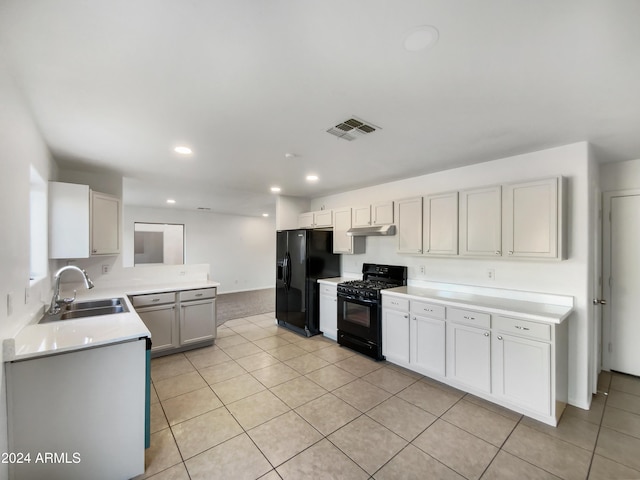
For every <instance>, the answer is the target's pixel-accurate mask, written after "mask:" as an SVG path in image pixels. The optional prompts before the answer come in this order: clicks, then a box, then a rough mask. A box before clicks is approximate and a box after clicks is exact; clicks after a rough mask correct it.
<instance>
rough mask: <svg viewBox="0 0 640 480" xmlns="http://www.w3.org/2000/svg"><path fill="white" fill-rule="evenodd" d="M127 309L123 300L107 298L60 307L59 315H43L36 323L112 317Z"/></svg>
mask: <svg viewBox="0 0 640 480" xmlns="http://www.w3.org/2000/svg"><path fill="white" fill-rule="evenodd" d="M128 311H129V309H128V308H127V304H126V303H125V301H124V299H123V298H107V299H103V300H91V301H86V302H74V303H71V304H69V305H65V306H63V307H62V309H61V311H60V313H58V314H56V315H49V314H48V313H45V314H44V316H43V317H42V318H41V319H40V321H39V322H38V323H49V322H56V321H60V320H72V319H74V318H87V317H97V316H100V315H112V314H114V313H126V312H128Z"/></svg>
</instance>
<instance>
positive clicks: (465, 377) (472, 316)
mask: <svg viewBox="0 0 640 480" xmlns="http://www.w3.org/2000/svg"><path fill="white" fill-rule="evenodd" d="M489 317H490V316H489V315H487V314H481V313H478V312H472V311H467V310H458V309H453V308H448V309H447V320H452V321H447V342H446V348H447V361H446V363H447V367H446V370H447V377H449V378H450V379H452V380H454V381H455V382H457V383H460V384H462V385H464V386H467V387H470V388H471V389H472V390H477V391H480V392H485V393H490V392H491V332H490V323H489V322H490V319H489ZM456 320H457V321H456ZM458 321H459V322H461V323H458Z"/></svg>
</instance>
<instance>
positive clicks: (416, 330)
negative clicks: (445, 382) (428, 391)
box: [409, 315, 446, 376]
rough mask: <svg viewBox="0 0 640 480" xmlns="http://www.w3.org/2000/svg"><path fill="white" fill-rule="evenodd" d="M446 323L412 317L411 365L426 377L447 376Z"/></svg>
mask: <svg viewBox="0 0 640 480" xmlns="http://www.w3.org/2000/svg"><path fill="white" fill-rule="evenodd" d="M445 331H446V329H445V322H444V320H438V319H433V318H429V317H424V316H421V315H411V323H410V334H409V337H410V339H411V346H410V362H409V363H410V364H411V365H412V368H414V369H415V370H416V371H418V372H420V373H422V374H425V375H440V376H444V375H445Z"/></svg>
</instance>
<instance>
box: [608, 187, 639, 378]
mask: <svg viewBox="0 0 640 480" xmlns="http://www.w3.org/2000/svg"><path fill="white" fill-rule="evenodd" d="M630 196H640V189H629V190H614V191H609V192H604V193H603V194H602V232H603V234H602V298H604V299H606V300H607V304H606V305H602V369H603V370H606V371H609V370H611V352H610V350H609V348H610V347H609V345H610V343H611V326H612V324H611V302H610V301H608V300H609V299H611V285H610V278H611V200H612V199H613V198H616V197H630Z"/></svg>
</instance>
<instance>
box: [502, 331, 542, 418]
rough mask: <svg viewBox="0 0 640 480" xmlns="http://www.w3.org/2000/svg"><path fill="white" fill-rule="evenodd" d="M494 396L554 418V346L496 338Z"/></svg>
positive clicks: (520, 339)
mask: <svg viewBox="0 0 640 480" xmlns="http://www.w3.org/2000/svg"><path fill="white" fill-rule="evenodd" d="M492 352H493V353H492V361H493V394H494V395H496V396H500V397H503V398H504V399H505V400H508V401H510V402H513V403H515V404H518V405H522V406H524V407H527V408H530V409H531V410H535V411H536V412H539V413H541V414H543V415H550V414H551V345H550V344H549V343H545V342H538V341H535V340H529V339H527V338H519V337H516V336H513V335H505V334H503V333H499V332H498V333H495V332H494V334H493V348H492Z"/></svg>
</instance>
